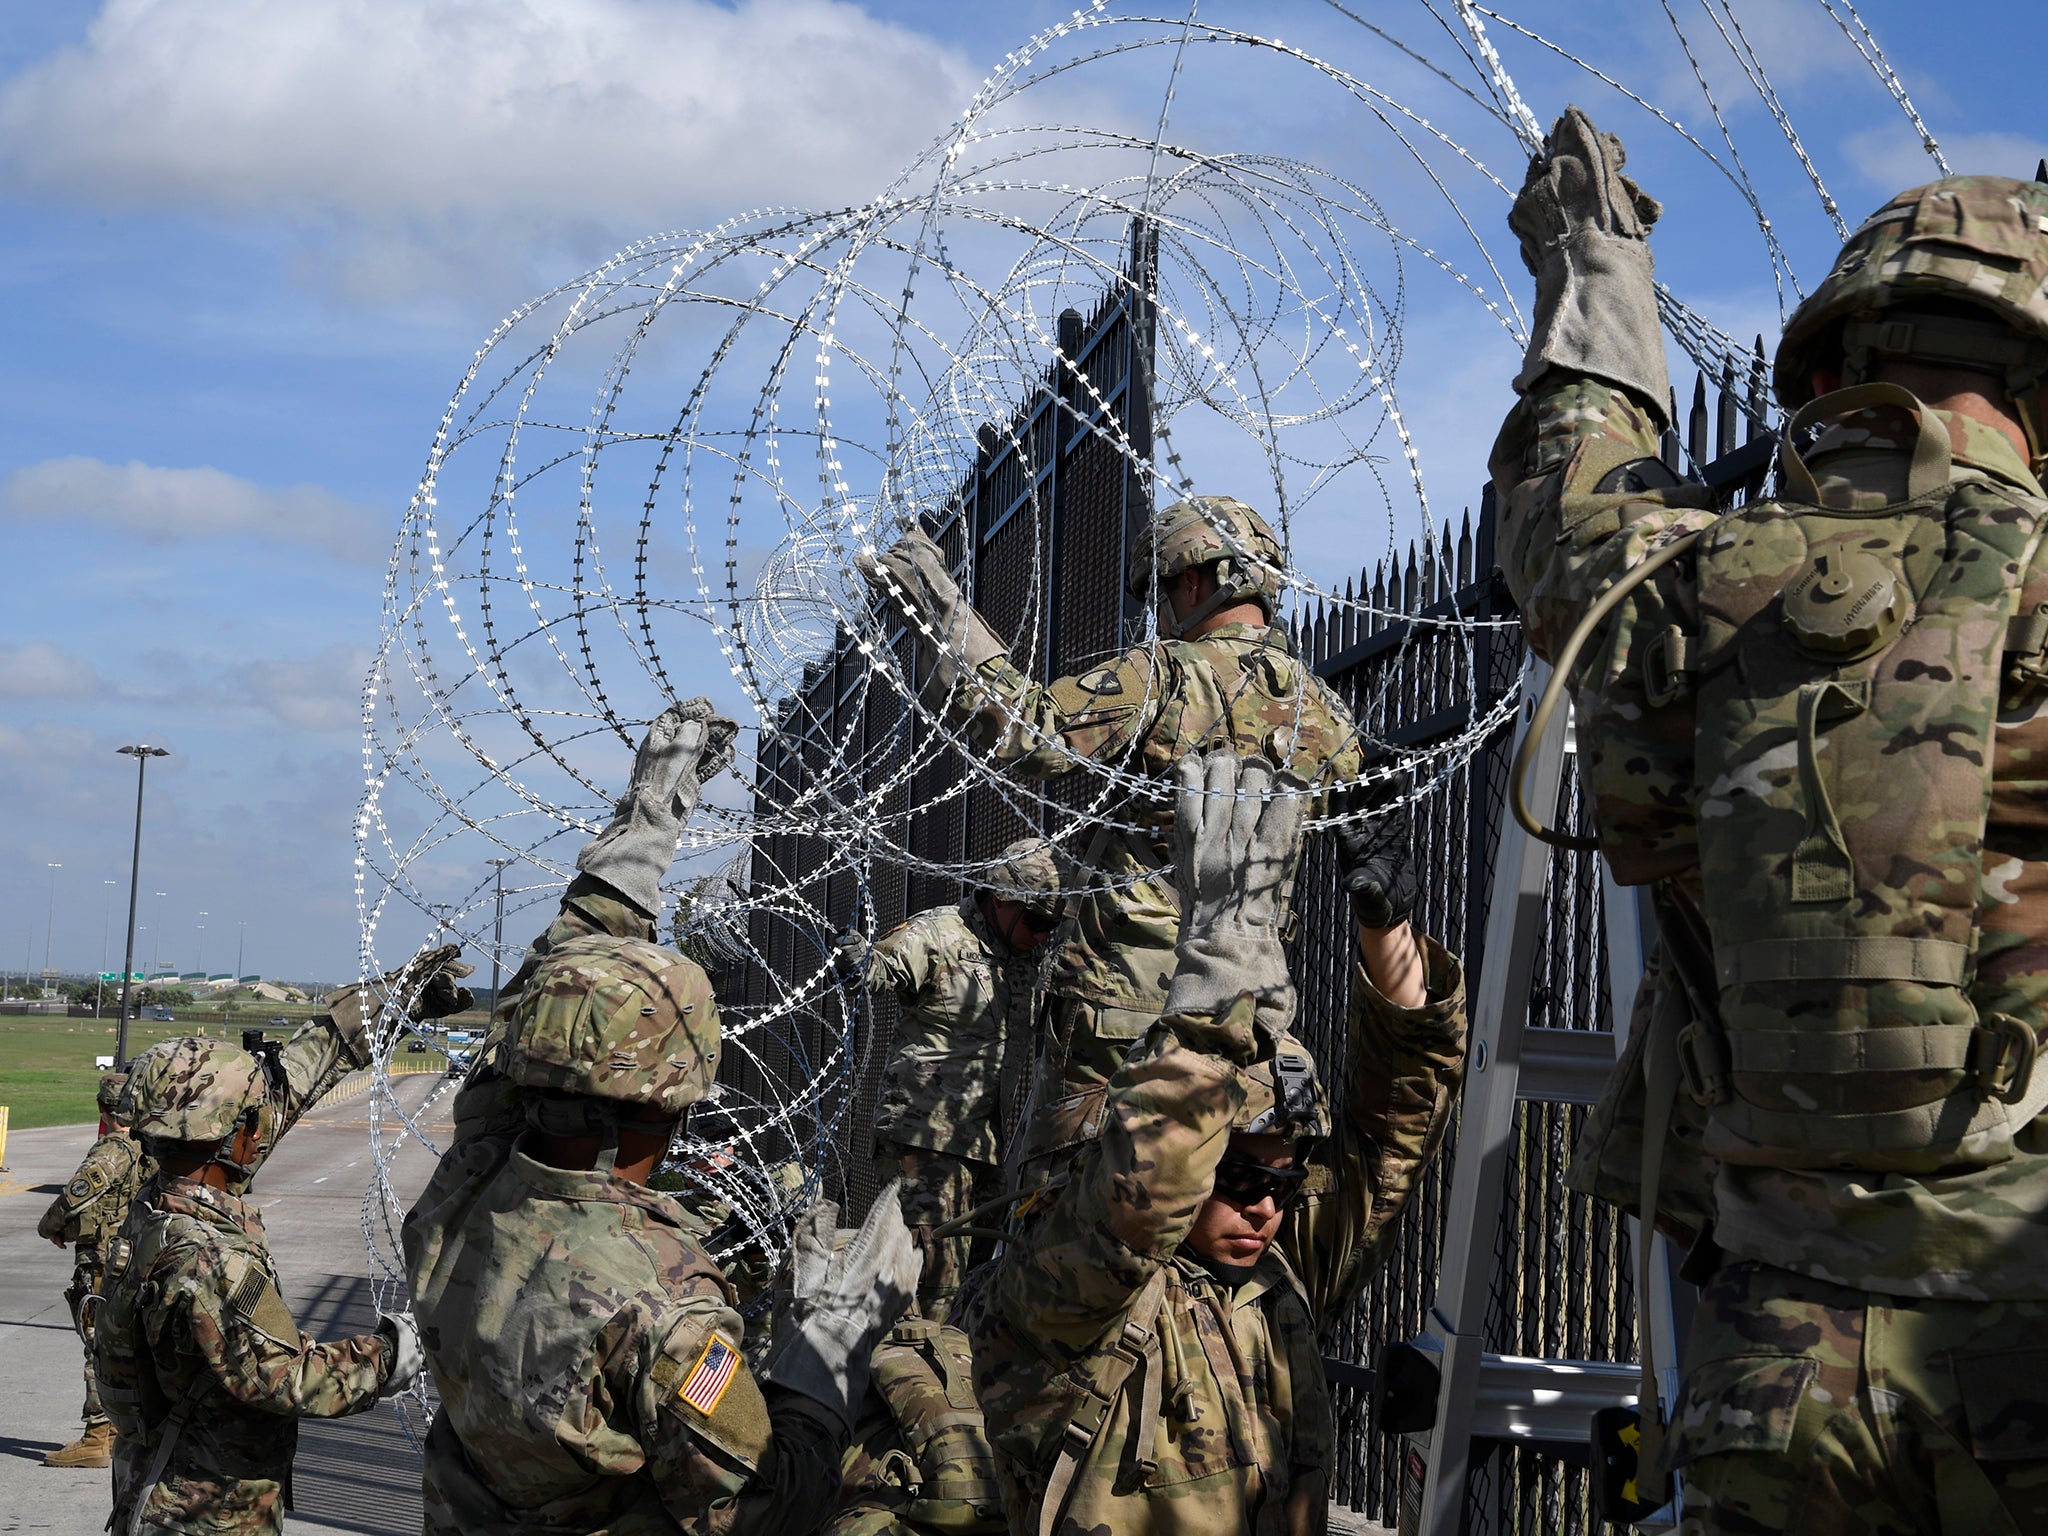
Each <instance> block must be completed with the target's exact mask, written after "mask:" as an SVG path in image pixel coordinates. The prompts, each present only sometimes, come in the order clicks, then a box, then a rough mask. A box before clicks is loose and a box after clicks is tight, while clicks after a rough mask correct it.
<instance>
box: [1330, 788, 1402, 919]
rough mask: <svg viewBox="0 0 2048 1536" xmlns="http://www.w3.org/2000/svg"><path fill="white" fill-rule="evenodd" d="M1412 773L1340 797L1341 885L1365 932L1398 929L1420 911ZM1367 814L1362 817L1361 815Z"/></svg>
mask: <svg viewBox="0 0 2048 1536" xmlns="http://www.w3.org/2000/svg"><path fill="white" fill-rule="evenodd" d="M1411 788H1412V781H1411V780H1410V779H1409V777H1408V775H1407V774H1405V773H1404V774H1401V775H1399V776H1397V777H1395V778H1393V779H1383V780H1381V781H1379V782H1378V783H1374V784H1354V785H1352V786H1351V788H1349V789H1348V790H1346V791H1344V793H1343V794H1341V795H1339V796H1338V797H1336V799H1335V801H1334V803H1333V805H1332V809H1333V810H1334V811H1335V812H1336V814H1338V815H1340V816H1348V817H1358V819H1355V820H1346V821H1340V822H1339V823H1338V824H1337V827H1336V833H1337V864H1338V867H1339V868H1340V869H1341V870H1342V871H1343V873H1342V874H1341V876H1340V877H1339V879H1338V883H1339V884H1340V885H1342V886H1343V887H1344V889H1345V890H1346V891H1348V892H1350V894H1351V911H1352V914H1353V915H1354V916H1355V917H1356V918H1357V919H1358V921H1359V923H1360V925H1361V926H1363V927H1366V928H1396V927H1399V926H1400V925H1401V924H1402V923H1405V922H1407V921H1408V919H1409V917H1410V915H1411V914H1413V912H1414V911H1415V897H1416V894H1417V886H1416V876H1415V865H1414V864H1413V862H1412V861H1411V860H1410V859H1409V857H1408V824H1409V816H1408V795H1409V792H1410V790H1411ZM1360 812H1366V813H1368V814H1366V815H1364V816H1362V817H1359V815H1358V813H1360Z"/></svg>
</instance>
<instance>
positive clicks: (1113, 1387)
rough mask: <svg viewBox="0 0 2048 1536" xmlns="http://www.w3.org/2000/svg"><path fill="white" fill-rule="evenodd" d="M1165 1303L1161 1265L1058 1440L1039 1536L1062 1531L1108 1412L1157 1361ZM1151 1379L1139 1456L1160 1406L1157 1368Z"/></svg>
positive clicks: (1137, 1433) (1136, 1436) (1137, 1437)
mask: <svg viewBox="0 0 2048 1536" xmlns="http://www.w3.org/2000/svg"><path fill="white" fill-rule="evenodd" d="M1165 1301H1166V1269H1165V1266H1163V1265H1162V1266H1161V1267H1160V1268H1159V1269H1156V1270H1154V1271H1153V1272H1152V1278H1151V1279H1150V1280H1149V1281H1147V1282H1146V1284H1145V1289H1144V1290H1142V1291H1140V1292H1139V1293H1138V1296H1137V1299H1136V1300H1135V1301H1133V1302H1132V1303H1131V1308H1130V1310H1129V1311H1128V1312H1126V1313H1125V1314H1124V1325H1123V1333H1122V1336H1121V1337H1120V1338H1118V1340H1117V1342H1116V1347H1115V1348H1114V1349H1112V1350H1111V1351H1110V1357H1109V1360H1108V1362H1107V1363H1106V1364H1105V1365H1104V1367H1103V1369H1102V1373H1101V1374H1100V1375H1099V1376H1098V1377H1097V1378H1096V1383H1095V1386H1094V1387H1093V1388H1091V1389H1090V1390H1089V1392H1088V1395H1087V1396H1085V1397H1083V1398H1082V1399H1081V1401H1080V1402H1079V1403H1077V1404H1076V1405H1075V1407H1074V1412H1073V1414H1072V1415H1071V1416H1070V1417H1069V1418H1068V1419H1067V1426H1066V1428H1065V1429H1064V1430H1063V1431H1062V1432H1061V1434H1060V1451H1059V1459H1058V1460H1057V1461H1056V1462H1054V1463H1053V1469H1052V1476H1051V1477H1050V1478H1049V1479H1048V1480H1047V1482H1046V1485H1045V1500H1044V1502H1043V1503H1041V1504H1040V1505H1039V1510H1038V1536H1052V1533H1053V1532H1054V1531H1055V1530H1057V1529H1058V1528H1059V1524H1060V1520H1061V1517H1062V1516H1064V1515H1065V1514H1066V1510H1067V1499H1068V1498H1069V1497H1070V1496H1071V1495H1072V1493H1073V1490H1074V1479H1075V1477H1076V1476H1077V1475H1079V1473H1080V1470H1081V1466H1082V1464H1083V1463H1084V1462H1085V1461H1086V1460H1087V1459H1088V1452H1089V1451H1090V1450H1091V1449H1093V1448H1094V1445H1095V1442H1096V1440H1097V1439H1098V1438H1099V1437H1100V1436H1101V1433H1102V1426H1103V1424H1104V1423H1105V1422H1106V1421H1107V1420H1108V1418H1109V1411H1110V1409H1111V1407H1113V1406H1114V1405H1115V1403H1116V1400H1117V1398H1118V1396H1119V1395H1120V1394H1121V1393H1122V1392H1123V1389H1124V1384H1125V1383H1126V1382H1128V1381H1129V1380H1130V1379H1131V1373H1132V1372H1133V1371H1135V1370H1137V1369H1138V1367H1139V1366H1140V1365H1143V1364H1145V1362H1147V1361H1156V1360H1157V1359H1158V1358H1159V1329H1158V1323H1159V1310H1160V1308H1161V1307H1162V1306H1163V1305H1164V1304H1165ZM1147 1374H1148V1375H1149V1376H1150V1377H1152V1378H1153V1379H1152V1380H1151V1381H1150V1382H1149V1383H1148V1385H1149V1386H1150V1388H1151V1390H1150V1391H1148V1392H1147V1393H1146V1394H1145V1397H1146V1407H1145V1408H1144V1410H1143V1411H1142V1412H1141V1413H1140V1416H1139V1423H1138V1425H1137V1426H1135V1429H1134V1433H1133V1440H1134V1443H1136V1444H1137V1445H1138V1446H1139V1447H1140V1452H1139V1454H1140V1455H1141V1456H1143V1455H1149V1454H1150V1452H1151V1435H1150V1431H1151V1430H1152V1429H1153V1428H1154V1427H1155V1426H1156V1424H1157V1412H1158V1400H1159V1382H1158V1379H1157V1378H1158V1375H1159V1372H1158V1370H1157V1368H1156V1367H1155V1368H1153V1369H1152V1370H1150V1371H1149V1372H1148V1373H1147Z"/></svg>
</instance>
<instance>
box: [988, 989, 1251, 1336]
mask: <svg viewBox="0 0 2048 1536" xmlns="http://www.w3.org/2000/svg"><path fill="white" fill-rule="evenodd" d="M1252 1012H1253V1009H1252V999H1251V996H1250V994H1246V995H1245V996H1244V997H1243V998H1241V999H1239V1001H1238V1002H1237V1003H1236V1004H1235V1005H1233V1007H1232V1008H1230V1009H1229V1010H1227V1011H1226V1012H1225V1014H1224V1015H1222V1016H1221V1017H1219V1018H1218V1019H1217V1020H1215V1021H1213V1023H1212V1022H1210V1021H1206V1020H1198V1019H1194V1018H1190V1017H1187V1016H1182V1015H1168V1016H1167V1017H1166V1018H1164V1019H1161V1020H1160V1021H1159V1022H1158V1023H1156V1024H1154V1025H1153V1026H1152V1029H1151V1031H1150V1032H1149V1033H1148V1034H1147V1035H1146V1037H1145V1038H1144V1040H1143V1041H1141V1042H1140V1043H1139V1045H1138V1047H1137V1049H1136V1050H1134V1051H1133V1052H1132V1053H1131V1054H1130V1056H1129V1057H1127V1058H1126V1059H1125V1061H1124V1064H1123V1065H1122V1066H1121V1067H1119V1068H1118V1069H1117V1072H1116V1076H1115V1077H1113V1078H1112V1079H1111V1080H1110V1085H1109V1103H1108V1107H1107V1110H1106V1113H1105V1116H1104V1122H1103V1130H1102V1135H1101V1137H1100V1138H1099V1139H1098V1140H1097V1141H1096V1142H1095V1144H1094V1145H1093V1146H1091V1147H1090V1148H1089V1149H1088V1150H1087V1151H1086V1152H1084V1153H1083V1154H1082V1156H1081V1159H1080V1161H1079V1162H1078V1163H1076V1165H1075V1168H1074V1174H1073V1178H1072V1180H1071V1181H1070V1182H1069V1183H1068V1185H1067V1186H1066V1188H1065V1189H1064V1190H1062V1191H1061V1192H1060V1194H1059V1196H1058V1197H1057V1198H1056V1199H1055V1200H1054V1201H1053V1204H1052V1206H1051V1208H1050V1209H1049V1210H1047V1211H1046V1213H1045V1214H1044V1215H1043V1216H1042V1217H1040V1218H1039V1219H1038V1220H1037V1221H1036V1222H1034V1223H1032V1224H1031V1225H1030V1226H1029V1227H1028V1228H1027V1229H1026V1231H1025V1234H1024V1236H1023V1238H1022V1239H1021V1240H1020V1241H1019V1242H1018V1244H1017V1245H1016V1247H1015V1248H1014V1249H1013V1251H1012V1253H1011V1255H1010V1256H1009V1257H1007V1258H1006V1259H1005V1261H1004V1263H1003V1264H1002V1265H1001V1266H1000V1267H999V1268H998V1270H997V1271H996V1275H995V1277H994V1278H993V1279H992V1280H991V1281H990V1282H989V1290H990V1293H991V1294H990V1304H991V1305H992V1306H993V1308H994V1309H995V1310H996V1311H998V1312H1000V1313H1001V1314H1003V1316H1004V1321H1005V1322H1006V1323H1007V1324H1009V1325H1010V1327H1011V1328H1012V1329H1014V1330H1015V1332H1016V1333H1017V1334H1018V1335H1019V1336H1020V1337H1023V1338H1028V1339H1031V1340H1034V1341H1035V1345H1034V1348H1035V1349H1036V1351H1037V1352H1038V1353H1040V1354H1041V1355H1042V1356H1043V1357H1044V1358H1046V1359H1047V1360H1049V1361H1055V1362H1057V1363H1061V1364H1064V1363H1066V1362H1069V1361H1072V1360H1074V1359H1077V1358H1079V1357H1081V1356H1083V1355H1086V1354H1088V1353H1090V1352H1091V1351H1093V1350H1094V1349H1096V1348H1097V1347H1098V1346H1105V1347H1106V1346H1107V1345H1110V1344H1114V1343H1115V1342H1116V1338H1117V1334H1116V1331H1115V1329H1114V1327H1113V1325H1114V1323H1115V1321H1116V1319H1117V1317H1118V1316H1119V1315H1120V1314H1121V1313H1122V1312H1123V1310H1124V1308H1125V1307H1126V1306H1128V1305H1129V1304H1130V1302H1131V1300H1132V1299H1133V1298H1134V1297H1135V1296H1136V1295H1137V1293H1138V1292H1139V1291H1140V1290H1142V1289H1143V1288H1144V1287H1145V1285H1146V1283H1147V1282H1148V1281H1149V1280H1150V1279H1151V1277H1152V1275H1153V1273H1154V1272H1155V1271H1156V1270H1158V1268H1159V1267H1160V1266H1161V1265H1163V1264H1164V1263H1166V1262H1167V1260H1168V1259H1170V1258H1171V1257H1172V1255H1173V1251H1174V1250H1175V1249H1176V1248H1178V1247H1179V1246H1180V1244H1181V1240H1182V1239H1183V1238H1185V1237H1186V1236H1187V1233H1188V1229H1189V1228H1190V1227H1192V1226H1193V1225H1194V1220H1195V1216H1196V1213H1197V1212H1199V1211H1200V1210H1201V1207H1202V1202H1203V1201H1205V1200H1206V1199H1208V1197H1209V1190H1210V1188H1211V1186H1212V1185H1213V1184H1214V1182H1215V1177H1216V1164H1217V1163H1218V1162H1219V1161H1220V1160H1221V1159H1222V1156H1223V1149H1224V1147H1225V1145H1226V1144H1227V1143H1228V1142H1229V1140H1230V1121H1231V1117H1232V1116H1233V1115H1235V1114H1236V1113H1237V1110H1238V1107H1239V1106H1240V1105H1241V1104H1242V1103H1243V1102H1244V1086H1243V1084H1242V1082H1241V1081H1240V1079H1239V1077H1238V1074H1237V1071H1236V1069H1235V1067H1234V1066H1233V1065H1232V1062H1231V1060H1229V1059H1226V1056H1239V1055H1240V1052H1242V1053H1243V1057H1244V1059H1248V1054H1249V1052H1248V1044H1249V1042H1250V1040H1251V1024H1252ZM1240 1041H1241V1042H1242V1044H1240ZM1219 1044H1222V1045H1225V1046H1226V1050H1225V1051H1224V1052H1222V1053H1219V1052H1218V1051H1217V1050H1215V1049H1214V1048H1213V1047H1215V1046H1217V1045H1219Z"/></svg>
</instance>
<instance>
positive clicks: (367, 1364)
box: [178, 1247, 391, 1419]
mask: <svg viewBox="0 0 2048 1536" xmlns="http://www.w3.org/2000/svg"><path fill="white" fill-rule="evenodd" d="M181 1271H182V1272H181V1275H180V1277H179V1281H178V1284H179V1287H180V1288H181V1289H183V1290H185V1291H186V1292H187V1294H188V1298H189V1306H188V1307H187V1309H186V1318H187V1326H188V1327H189V1329H190V1333H191V1345H192V1348H193V1349H194V1350H195V1351H196V1352H197V1354H198V1355H199V1357H200V1359H201V1360H203V1361H204V1362H205V1364H206V1367H207V1369H208V1370H210V1371H211V1372H212V1373H213V1377H214V1379H215V1380H216V1381H217V1382H219V1383H220V1385H221V1386H222V1387H223V1388H224V1389H225V1390H226V1391H227V1392H228V1394H229V1395H230V1396H232V1397H233V1398H234V1399H235V1400H236V1401H237V1402H240V1403H243V1404H245V1405H247V1406H248V1407H251V1408H254V1409H257V1410H258V1411H260V1412H263V1413H274V1414H278V1415H280V1416H282V1417H287V1418H290V1417H300V1418H315V1419H335V1418H340V1417H342V1416H343V1415H344V1414H350V1413H359V1412H361V1411H362V1410H363V1409H365V1408H368V1407H370V1406H371V1405H372V1404H373V1403H375V1402H376V1400H377V1388H378V1387H379V1386H381V1385H382V1384H383V1381H384V1377H385V1376H386V1375H387V1374H388V1373H389V1371H390V1368H391V1367H390V1358H389V1354H388V1346H387V1345H386V1344H385V1342H384V1338H383V1335H381V1334H375V1333H367V1334H362V1335H360V1336H358V1337H356V1338H353V1339H337V1340H335V1341H334V1342H333V1343H331V1344H321V1343H317V1342H315V1341H314V1340H312V1339H310V1338H308V1337H306V1335H304V1334H303V1333H301V1332H299V1327H298V1324H297V1323H295V1322H294V1321H293V1320H292V1314H291V1310H290V1309H289V1308H288V1307H286V1306H285V1304H284V1298H283V1297H281V1296H279V1295H278V1293H277V1286H276V1284H275V1283H274V1282H273V1281H272V1280H271V1278H270V1274H269V1271H268V1270H266V1269H265V1268H264V1266H263V1265H262V1264H261V1263H260V1262H259V1261H258V1260H257V1259H256V1258H255V1256H253V1255H251V1254H247V1253H242V1252H238V1251H236V1250H234V1249H232V1248H221V1247H214V1248H212V1249H211V1251H210V1252H204V1253H202V1254H201V1255H200V1256H199V1261H198V1262H188V1263H186V1264H184V1265H182V1266H181Z"/></svg>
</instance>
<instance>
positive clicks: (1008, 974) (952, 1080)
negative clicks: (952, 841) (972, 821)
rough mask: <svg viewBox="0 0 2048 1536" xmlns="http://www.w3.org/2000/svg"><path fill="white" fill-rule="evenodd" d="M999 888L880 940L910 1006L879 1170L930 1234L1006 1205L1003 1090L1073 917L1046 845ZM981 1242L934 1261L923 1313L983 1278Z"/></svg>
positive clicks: (895, 985) (920, 917)
mask: <svg viewBox="0 0 2048 1536" xmlns="http://www.w3.org/2000/svg"><path fill="white" fill-rule="evenodd" d="M990 878H991V884H990V886H988V887H985V888H984V889H982V890H979V891H976V892H975V893H974V894H973V895H971V896H964V897H962V898H961V899H960V900H959V901H958V902H957V903H955V904H954V905H952V906H945V907H933V908H931V909H930V910H929V911H925V912H920V913H918V914H917V915H916V916H915V917H912V918H911V919H909V920H908V921H907V922H905V923H903V924H902V925H901V926H900V927H898V928H896V929H895V930H893V931H892V932H890V933H888V934H886V935H885V936H884V937H882V938H881V939H880V940H878V941H877V942H876V943H875V945H874V947H873V949H872V950H871V951H870V952H869V954H868V961H867V985H868V990H869V991H870V992H873V993H875V994H876V995H877V996H879V995H880V994H881V993H883V992H885V991H887V992H891V993H894V994H895V997H896V1000H897V1002H898V1003H899V1004H901V1005H902V1016H901V1021H900V1022H899V1023H898V1025H897V1028H896V1038H897V1041H898V1042H899V1043H898V1045H897V1048H896V1054H895V1055H894V1056H892V1057H891V1058H890V1059H889V1065H888V1066H887V1067H886V1068H884V1069H883V1072H882V1087H881V1092H880V1094H879V1096H878V1098H877V1102H876V1106H875V1146H874V1161H875V1167H876V1169H877V1171H878V1172H879V1173H882V1174H883V1175H884V1176H886V1171H887V1170H890V1169H892V1168H893V1170H894V1171H895V1173H896V1174H897V1176H898V1177H899V1179H900V1180H901V1184H902V1191H903V1194H902V1199H903V1219H904V1220H905V1221H908V1222H910V1223H912V1224H913V1225H917V1226H921V1227H923V1228H925V1229H927V1230H929V1229H931V1228H934V1227H938V1226H941V1225H943V1224H944V1223H946V1222H949V1221H952V1220H953V1219H954V1218H955V1217H957V1216H960V1215H962V1214H964V1213H965V1212H967V1211H969V1210H971V1209H973V1208H974V1207H976V1206H978V1205H981V1204H984V1203H986V1202H987V1201H989V1200H992V1199H994V1198H995V1197H996V1196H997V1195H999V1194H1001V1193H1002V1169H1003V1166H1004V1159H1005V1156H1006V1153H1007V1148H1006V1147H1005V1145H1004V1139H1003V1133H1004V1117H1003V1114H1002V1105H1001V1088H1002V1085H1003V1083H1004V1082H1005V1081H1007V1080H1009V1067H1010V1062H1011V1060H1012V1058H1013V1056H1015V1057H1018V1058H1019V1070H1020V1071H1021V1062H1022V1060H1023V1059H1028V1058H1023V1057H1022V1053H1021V1051H1020V1050H1019V1047H1022V1048H1024V1049H1028V1048H1029V1046H1030V1044H1031V1038H1030V1034H1029V1030H1030V1025H1031V1011H1032V1005H1033V1003H1034V1001H1035V994H1034V990H1033V984H1034V982H1035V980H1036V977H1037V965H1036V963H1035V962H1034V960H1033V958H1032V957H1033V956H1035V955H1036V954H1037V953H1038V952H1039V951H1040V950H1041V949H1042V948H1043V947H1044V945H1045V942H1046V940H1047V939H1048V938H1050V937H1051V936H1052V932H1053V929H1054V928H1055V927H1056V926H1057V925H1058V922H1059V913H1060V876H1059V869H1058V866H1057V865H1056V864H1055V862H1054V858H1053V851H1052V849H1051V847H1049V846H1048V845H1047V844H1046V842H1045V840H1044V839H1043V838H1036V837H1027V838H1019V839H1018V840H1017V841H1016V842H1014V843H1012V844H1010V846H1009V847H1007V848H1005V849H1004V850H1003V851H1002V854H1001V856H1000V857H999V858H998V859H997V861H996V865H995V868H994V870H993V871H992V873H991V877H990ZM974 1243H975V1239H974V1238H972V1237H969V1236H966V1235H962V1236H958V1237H951V1238H943V1239H938V1240H936V1241H932V1242H929V1243H927V1245H926V1248H925V1265H924V1276H923V1278H922V1279H921V1280H920V1281H919V1282H918V1292H917V1304H918V1311H919V1312H920V1313H921V1314H922V1315H923V1316H925V1317H928V1318H938V1319H943V1318H944V1317H945V1316H946V1313H947V1310H948V1308H949V1307H950V1306H951V1305H952V1301H953V1296H954V1294H955V1292H957V1291H958V1290H959V1288H960V1277H961V1276H962V1275H964V1274H966V1273H967V1271H968V1270H969V1269H970V1268H971V1267H972V1265H973V1262H974V1260H973V1257H972V1255H971V1249H972V1248H973V1246H974Z"/></svg>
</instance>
